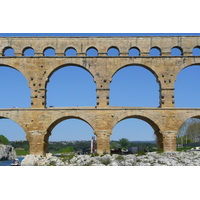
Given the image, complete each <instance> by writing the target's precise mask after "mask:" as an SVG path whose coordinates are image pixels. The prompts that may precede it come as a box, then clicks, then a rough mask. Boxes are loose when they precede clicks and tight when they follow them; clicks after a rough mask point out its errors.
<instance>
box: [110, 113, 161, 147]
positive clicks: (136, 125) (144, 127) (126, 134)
mask: <svg viewBox="0 0 200 200" xmlns="http://www.w3.org/2000/svg"><path fill="white" fill-rule="evenodd" d="M146 120H147V119H145V120H144V119H142V118H141V119H139V118H137V117H131V118H127V119H123V120H122V121H120V122H119V123H117V124H116V125H115V127H114V128H113V131H112V135H111V137H110V140H111V149H113V148H115V149H116V148H122V145H121V144H120V139H122V138H126V139H127V140H128V141H129V144H128V146H129V147H138V148H140V149H141V148H142V147H144V148H147V147H151V150H152V148H154V149H156V147H158V145H157V141H158V139H157V136H156V135H155V131H157V132H156V133H157V134H158V135H160V133H159V132H158V130H159V129H158V127H157V126H156V125H155V124H154V125H153V124H152V122H151V121H148V120H147V121H146ZM148 122H149V123H150V124H151V125H150V124H149V123H148ZM152 126H153V127H152Z"/></svg>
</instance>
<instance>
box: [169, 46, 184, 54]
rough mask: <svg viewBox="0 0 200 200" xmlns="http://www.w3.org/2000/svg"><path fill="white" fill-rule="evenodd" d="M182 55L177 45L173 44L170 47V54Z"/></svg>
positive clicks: (181, 50)
mask: <svg viewBox="0 0 200 200" xmlns="http://www.w3.org/2000/svg"><path fill="white" fill-rule="evenodd" d="M182 55H183V49H182V48H181V47H179V46H175V47H173V48H171V56H182Z"/></svg>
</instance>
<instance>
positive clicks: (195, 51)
mask: <svg viewBox="0 0 200 200" xmlns="http://www.w3.org/2000/svg"><path fill="white" fill-rule="evenodd" d="M192 56H200V46H199V45H198V46H195V47H194V48H193V50H192Z"/></svg>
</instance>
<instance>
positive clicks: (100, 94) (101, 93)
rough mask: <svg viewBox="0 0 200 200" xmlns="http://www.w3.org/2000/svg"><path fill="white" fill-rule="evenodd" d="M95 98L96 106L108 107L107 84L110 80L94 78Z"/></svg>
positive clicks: (108, 91)
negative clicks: (95, 86)
mask: <svg viewBox="0 0 200 200" xmlns="http://www.w3.org/2000/svg"><path fill="white" fill-rule="evenodd" d="M95 82H96V85H97V89H96V99H97V106H98V107H108V106H109V93H110V89H109V84H110V80H107V79H106V78H105V79H101V80H96V81H95Z"/></svg>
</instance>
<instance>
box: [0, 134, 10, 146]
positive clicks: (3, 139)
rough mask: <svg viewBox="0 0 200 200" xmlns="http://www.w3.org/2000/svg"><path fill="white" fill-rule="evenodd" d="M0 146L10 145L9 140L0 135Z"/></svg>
mask: <svg viewBox="0 0 200 200" xmlns="http://www.w3.org/2000/svg"><path fill="white" fill-rule="evenodd" d="M0 144H9V140H8V139H7V138H6V137H5V136H4V135H0Z"/></svg>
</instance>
